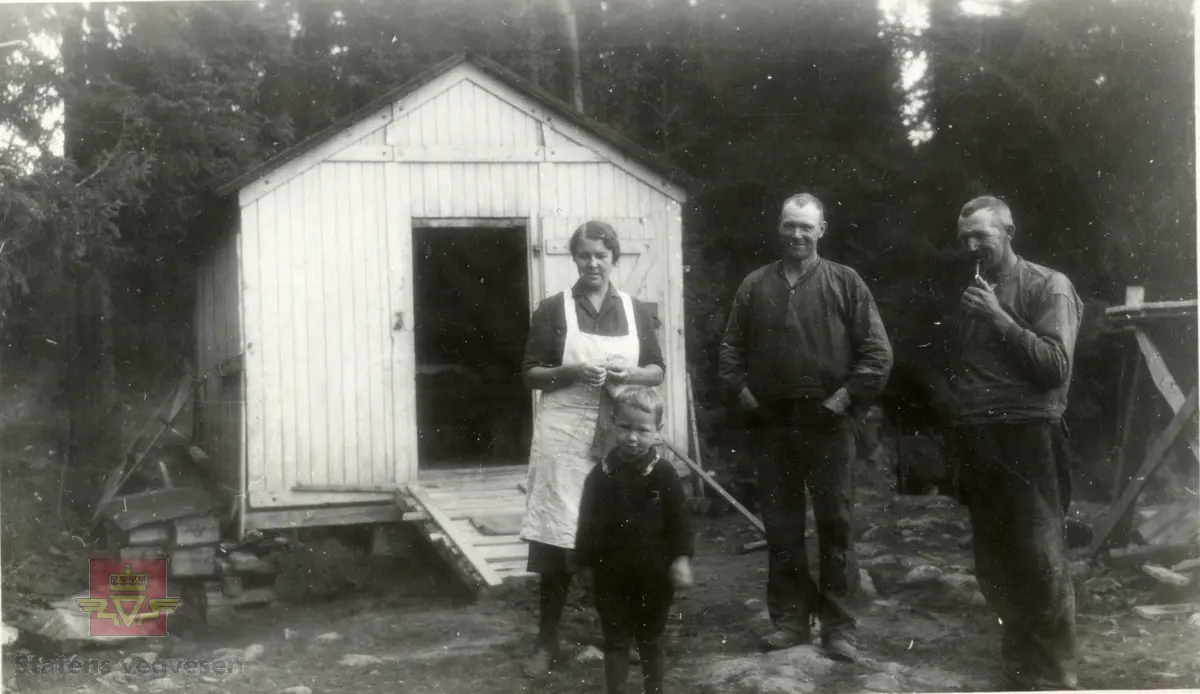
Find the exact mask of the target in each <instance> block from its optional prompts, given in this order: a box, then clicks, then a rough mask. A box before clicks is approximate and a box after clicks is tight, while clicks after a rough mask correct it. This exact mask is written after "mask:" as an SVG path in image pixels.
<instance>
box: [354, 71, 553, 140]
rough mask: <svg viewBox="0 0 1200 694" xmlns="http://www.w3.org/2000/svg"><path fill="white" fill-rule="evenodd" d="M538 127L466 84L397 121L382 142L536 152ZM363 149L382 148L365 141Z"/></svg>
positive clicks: (497, 99)
mask: <svg viewBox="0 0 1200 694" xmlns="http://www.w3.org/2000/svg"><path fill="white" fill-rule="evenodd" d="M539 126H540V123H539V121H537V120H536V119H534V118H530V117H529V116H528V115H526V114H525V113H522V112H521V111H518V110H517V109H516V108H514V107H513V106H512V105H511V104H509V103H508V102H507V101H505V100H504V99H501V98H500V97H498V96H496V95H495V94H492V93H491V92H490V91H488V90H487V89H485V88H483V87H481V86H480V85H479V84H477V83H476V82H475V81H473V80H471V79H469V78H464V79H462V80H461V81H459V82H458V83H457V84H455V85H453V86H452V87H450V88H449V89H447V90H446V91H444V92H442V93H441V94H438V95H437V96H435V97H433V98H431V99H428V100H427V101H425V102H424V103H422V104H421V105H419V106H417V107H416V108H414V109H412V110H410V111H408V112H407V113H404V114H403V115H401V116H400V117H398V118H396V119H395V121H393V122H392V124H391V125H389V126H388V127H387V130H386V134H385V135H384V141H385V142H390V143H393V144H396V145H400V146H402V147H403V146H414V145H422V146H451V145H452V146H455V147H464V146H469V145H484V146H488V147H499V146H505V147H537V146H539V145H540V144H541V143H540V142H539V141H538V140H539V139H540V135H539V129H540V127H539ZM361 144H381V143H380V142H376V141H374V140H368V139H365V138H364V140H362V141H361Z"/></svg>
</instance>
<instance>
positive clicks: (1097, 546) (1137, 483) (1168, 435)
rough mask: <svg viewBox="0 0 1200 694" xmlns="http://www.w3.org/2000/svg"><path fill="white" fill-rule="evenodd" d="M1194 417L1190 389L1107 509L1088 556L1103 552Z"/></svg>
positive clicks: (1193, 402)
mask: <svg viewBox="0 0 1200 694" xmlns="http://www.w3.org/2000/svg"><path fill="white" fill-rule="evenodd" d="M1195 414H1196V389H1195V388H1193V389H1192V392H1191V394H1189V395H1188V397H1187V401H1186V402H1184V404H1183V407H1181V408H1180V409H1179V411H1178V412H1176V413H1175V416H1174V417H1173V418H1172V419H1171V422H1170V424H1168V425H1167V428H1166V429H1164V430H1163V432H1162V433H1161V434H1159V436H1158V437H1157V438H1156V439H1155V440H1154V443H1153V444H1152V445H1151V447H1150V451H1149V453H1148V454H1147V455H1146V458H1145V461H1144V462H1143V463H1142V466H1141V468H1140V469H1139V470H1138V473H1137V475H1135V476H1134V478H1133V480H1132V481H1131V482H1130V483H1129V486H1128V487H1126V489H1125V492H1124V493H1123V494H1121V498H1119V499H1117V501H1116V503H1114V504H1113V505H1112V507H1111V508H1110V509H1109V513H1108V516H1107V517H1106V518H1105V519H1104V521H1103V523H1102V524H1101V526H1100V531H1099V532H1097V533H1096V535H1095V538H1096V539H1095V541H1094V542H1093V543H1092V547H1091V550H1090V552H1091V554H1092V555H1095V554H1097V553H1099V552H1100V550H1101V549H1103V548H1104V547H1105V546H1106V545H1107V543H1108V539H1109V536H1110V535H1111V534H1112V531H1113V529H1114V528H1115V527H1116V526H1117V524H1118V523H1119V522H1120V520H1121V518H1122V517H1123V516H1124V515H1125V513H1126V512H1127V511H1128V510H1129V507H1130V506H1131V505H1132V504H1133V502H1134V501H1135V500H1137V497H1138V495H1139V494H1141V492H1142V488H1143V487H1145V486H1146V482H1147V481H1148V480H1149V479H1150V478H1151V477H1152V476H1153V475H1154V473H1155V471H1156V470H1157V469H1158V466H1159V464H1160V463H1161V462H1162V459H1163V455H1164V454H1165V453H1166V452H1167V450H1168V449H1169V448H1170V447H1171V446H1172V445H1173V444H1174V443H1175V439H1176V438H1178V437H1179V435H1180V433H1182V432H1183V430H1184V428H1185V427H1190V422H1191V421H1192V417H1193V416H1194V415H1195Z"/></svg>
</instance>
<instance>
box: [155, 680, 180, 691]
mask: <svg viewBox="0 0 1200 694" xmlns="http://www.w3.org/2000/svg"><path fill="white" fill-rule="evenodd" d="M148 689H149V690H150V691H152V692H166V691H170V690H172V689H179V685H178V684H176V683H175V681H174V680H172V679H171V678H170V677H160V678H158V679H155V680H151V681H150V685H149V687H148Z"/></svg>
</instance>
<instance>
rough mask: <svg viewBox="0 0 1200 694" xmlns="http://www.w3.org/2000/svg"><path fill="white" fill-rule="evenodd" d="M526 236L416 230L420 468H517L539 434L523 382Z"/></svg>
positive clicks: (519, 230) (514, 231) (483, 230)
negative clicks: (532, 439)
mask: <svg viewBox="0 0 1200 694" xmlns="http://www.w3.org/2000/svg"><path fill="white" fill-rule="evenodd" d="M527 244H528V241H527V237H526V229H525V228H524V227H523V226H521V227H505V228H489V227H449V228H447V227H440V226H439V227H437V228H416V229H414V230H413V264H414V271H415V281H414V287H413V293H414V294H413V306H414V312H415V314H416V315H415V316H414V330H415V343H416V365H417V379H416V380H417V392H416V403H417V433H418V442H417V455H418V460H419V464H420V466H421V467H422V468H425V469H428V468H452V467H478V466H486V465H517V464H523V463H525V462H526V459H527V456H528V452H529V439H530V436H531V432H532V408H531V407H530V393H529V391H528V390H526V389H525V387H524V386H523V385H522V384H521V360H522V357H523V355H524V351H525V339H526V335H527V332H528V328H529V272H528V262H527V250H526V249H527V248H528V245H527Z"/></svg>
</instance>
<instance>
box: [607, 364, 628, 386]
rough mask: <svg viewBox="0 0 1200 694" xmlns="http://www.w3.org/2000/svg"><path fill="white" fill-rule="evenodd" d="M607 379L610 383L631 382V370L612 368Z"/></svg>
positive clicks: (618, 367) (608, 370)
mask: <svg viewBox="0 0 1200 694" xmlns="http://www.w3.org/2000/svg"><path fill="white" fill-rule="evenodd" d="M607 372H608V375H607V376H606V377H605V378H606V379H607V381H608V382H609V383H616V384H621V383H626V382H627V381H629V369H628V368H626V367H624V366H610V367H608V369H607Z"/></svg>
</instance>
